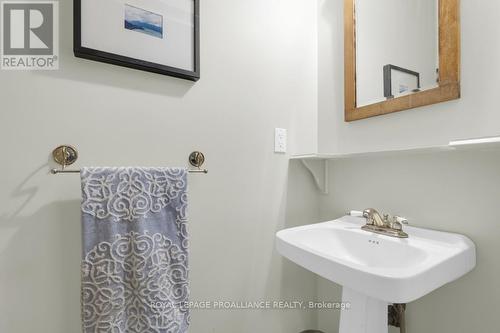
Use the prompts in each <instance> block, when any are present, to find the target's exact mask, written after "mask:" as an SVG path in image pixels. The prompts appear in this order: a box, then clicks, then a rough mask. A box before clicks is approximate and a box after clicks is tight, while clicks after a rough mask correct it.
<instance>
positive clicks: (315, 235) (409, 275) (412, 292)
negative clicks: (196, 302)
mask: <svg viewBox="0 0 500 333" xmlns="http://www.w3.org/2000/svg"><path fill="white" fill-rule="evenodd" d="M365 222H366V221H365V219H364V218H359V217H352V216H345V217H342V218H340V219H338V220H335V221H330V222H325V223H319V224H313V225H306V226H302V227H297V228H291V229H286V230H282V231H279V232H278V233H277V234H276V246H277V249H278V252H279V253H280V254H281V255H283V256H284V257H285V258H288V259H289V260H291V261H293V262H295V263H296V264H298V265H300V266H302V267H304V268H306V269H308V270H310V271H312V272H314V273H316V274H318V275H320V276H322V277H324V278H326V279H328V280H330V281H332V282H335V283H337V284H339V285H341V286H342V287H343V291H342V301H343V302H346V303H350V308H349V309H348V310H344V311H342V313H341V318H340V329H339V333H387V332H388V326H387V306H388V304H389V303H409V302H412V301H414V300H416V299H418V298H420V297H422V296H424V295H426V294H428V293H430V292H432V291H433V290H435V289H437V288H439V287H441V286H443V285H445V284H447V283H449V282H452V281H453V280H456V279H458V278H459V277H461V276H463V275H465V274H466V273H468V272H470V271H471V270H472V269H473V268H474V266H475V265H476V250H475V246H474V243H473V242H472V241H471V240H470V239H469V238H467V237H465V236H462V235H459V234H453V233H447V232H440V231H433V230H427V229H421V228H415V227H409V226H406V227H405V229H404V230H405V232H407V233H408V234H409V238H406V239H399V238H393V237H389V236H384V235H378V234H374V233H371V232H367V231H364V230H361V226H362V225H364V224H365Z"/></svg>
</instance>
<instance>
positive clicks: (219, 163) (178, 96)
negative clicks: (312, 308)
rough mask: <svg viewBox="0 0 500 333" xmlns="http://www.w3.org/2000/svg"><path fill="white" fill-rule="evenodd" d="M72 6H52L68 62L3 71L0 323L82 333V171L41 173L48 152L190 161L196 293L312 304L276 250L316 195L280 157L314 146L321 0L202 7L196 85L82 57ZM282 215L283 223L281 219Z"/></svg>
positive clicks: (255, 318) (115, 159) (285, 326)
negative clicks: (199, 160) (277, 138)
mask: <svg viewBox="0 0 500 333" xmlns="http://www.w3.org/2000/svg"><path fill="white" fill-rule="evenodd" d="M71 3H72V1H61V3H60V5H61V57H60V58H61V66H60V70H59V71H55V72H8V71H2V72H1V73H0V104H1V109H0V149H1V152H2V161H1V163H0V331H1V332H10V333H14V332H15V333H27V332H50V333H69V332H78V331H79V322H80V315H79V314H80V311H79V279H80V278H79V260H80V244H81V243H80V220H79V201H80V193H79V180H78V176H76V175H73V176H71V175H67V176H64V175H61V176H52V175H49V174H48V171H49V169H50V167H53V165H52V164H51V162H50V156H49V154H50V152H51V151H52V149H53V148H54V147H56V146H57V145H59V144H63V143H70V144H73V145H75V146H76V147H77V148H78V149H79V151H80V160H79V162H78V165H77V167H78V166H84V165H118V166H120V165H139V164H140V165H145V166H148V165H151V166H155V165H159V166H170V165H172V166H184V165H186V159H187V156H188V154H189V153H190V152H191V151H193V150H194V149H199V150H201V151H203V152H204V153H205V154H206V157H207V163H206V167H207V168H209V169H210V173H209V174H208V175H206V176H195V175H193V176H191V178H190V201H191V202H190V203H191V208H190V217H191V218H190V231H191V237H192V240H191V262H190V264H191V287H192V299H193V300H200V301H202V300H206V301H217V300H229V301H246V300H261V299H264V300H274V299H301V298H305V299H308V298H313V297H314V295H315V281H314V279H313V278H312V277H311V276H310V275H309V273H307V272H305V271H304V270H302V269H299V268H298V267H296V266H294V265H292V264H290V263H287V262H285V261H284V260H282V259H281V258H280V257H279V256H278V255H277V254H276V253H275V252H274V233H275V231H276V230H278V229H282V228H284V227H285V223H286V224H287V225H293V224H296V223H303V221H310V220H314V218H315V216H316V215H317V212H318V206H317V202H316V201H315V200H314V198H315V194H314V193H315V192H314V189H313V187H312V185H311V184H310V182H309V178H307V175H305V174H303V173H302V171H301V170H300V169H297V168H295V167H293V166H291V169H290V171H289V172H290V182H289V181H288V168H289V166H288V158H287V155H275V154H274V153H273V151H272V150H273V140H274V128H275V127H283V128H288V129H289V135H290V138H289V145H290V146H289V147H290V151H294V152H309V151H314V150H316V149H317V146H316V144H317V143H316V139H317V133H316V127H317V116H316V111H317V4H316V2H314V1H309V0H273V1H269V0H236V1H235V0H206V1H201V41H202V42H201V43H202V45H201V65H202V79H201V80H200V81H199V82H198V83H196V84H193V83H190V82H187V81H182V80H178V79H174V78H169V77H166V76H160V75H154V74H150V73H145V72H140V71H134V70H130V69H125V68H119V67H115V66H111V65H106V64H102V63H96V62H91V61H86V60H82V59H76V58H74V57H73V55H72V36H71V34H72V28H71V27H72V19H71V17H72V5H71ZM285 221H286V222H285ZM314 320H315V316H314V313H308V312H297V311H286V310H282V311H281V310H276V311H266V312H261V311H252V310H249V311H238V310H235V311H195V312H194V313H193V315H192V329H191V330H190V332H192V333H214V332H215V333H232V332H234V331H235V328H237V331H238V332H241V333H250V332H251V333H253V332H281V333H290V332H300V331H301V330H302V329H304V328H307V327H309V326H310V325H312V324H313V323H314Z"/></svg>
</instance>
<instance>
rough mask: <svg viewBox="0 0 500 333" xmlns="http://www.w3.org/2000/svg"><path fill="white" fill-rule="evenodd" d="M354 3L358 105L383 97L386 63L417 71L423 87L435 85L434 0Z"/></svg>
mask: <svg viewBox="0 0 500 333" xmlns="http://www.w3.org/2000/svg"><path fill="white" fill-rule="evenodd" d="M355 7H356V92H357V93H356V99H357V104H356V105H357V106H363V105H368V104H373V103H376V102H381V101H384V100H385V97H384V75H383V68H384V66H385V65H388V64H391V65H395V66H399V67H403V68H406V69H410V70H412V71H416V72H418V73H420V84H421V89H422V90H426V89H429V88H434V87H436V86H437V83H436V78H437V75H436V68H438V67H439V64H438V62H439V57H438V1H437V0H409V1H401V0H378V1H373V0H356V4H355ZM410 82H415V81H410ZM394 83H395V82H394ZM396 89H397V87H396Z"/></svg>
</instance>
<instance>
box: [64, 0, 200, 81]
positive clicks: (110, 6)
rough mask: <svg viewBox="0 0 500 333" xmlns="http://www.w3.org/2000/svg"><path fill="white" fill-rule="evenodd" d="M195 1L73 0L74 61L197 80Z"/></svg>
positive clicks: (197, 37)
mask: <svg viewBox="0 0 500 333" xmlns="http://www.w3.org/2000/svg"><path fill="white" fill-rule="evenodd" d="M199 7H200V5H199V0H74V53H75V56H76V57H79V58H86V59H91V60H95V61H101V62H105V63H109V64H114V65H119V66H124V67H129V68H135V69H139V70H144V71H148V72H153V73H158V74H163V75H170V76H174V77H178V78H182V79H187V80H191V81H197V80H198V79H199V78H200V28H199Z"/></svg>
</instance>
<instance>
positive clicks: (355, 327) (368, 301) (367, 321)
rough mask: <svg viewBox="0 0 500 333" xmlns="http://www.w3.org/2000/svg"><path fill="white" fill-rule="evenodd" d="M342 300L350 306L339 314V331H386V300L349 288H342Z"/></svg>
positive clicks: (365, 332)
mask: <svg viewBox="0 0 500 333" xmlns="http://www.w3.org/2000/svg"><path fill="white" fill-rule="evenodd" d="M342 302H344V303H350V304H351V306H350V308H349V309H345V310H343V311H342V312H341V314H340V328H339V333H387V332H388V330H389V329H388V326H387V325H388V323H387V306H388V304H387V303H386V302H383V301H381V300H378V299H375V298H371V297H368V296H366V295H363V294H360V293H358V292H357V291H354V290H352V289H349V288H343V290H342Z"/></svg>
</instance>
